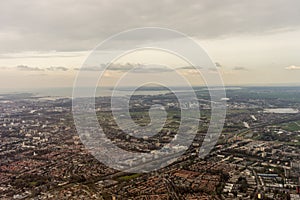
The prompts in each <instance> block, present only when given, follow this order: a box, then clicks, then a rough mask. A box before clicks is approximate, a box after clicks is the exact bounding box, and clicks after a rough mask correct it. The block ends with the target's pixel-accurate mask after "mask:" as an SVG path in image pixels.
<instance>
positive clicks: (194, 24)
mask: <svg viewBox="0 0 300 200" xmlns="http://www.w3.org/2000/svg"><path fill="white" fill-rule="evenodd" d="M299 7H300V1H298V0H264V1H261V0H251V1H241V0H224V1H222V2H220V1H212V0H203V1H198V0H192V1H189V2H188V3H186V2H185V1H175V0H162V1H151V3H150V2H149V1H146V0H132V1H123V0H112V1H106V0H104V1H97V0H87V1H76V0H60V1H59V0H53V1H51V2H48V3H44V2H43V1H35V0H27V1H17V0H11V1H1V2H0V30H1V31H0V35H1V38H2V39H0V43H1V47H0V52H9V51H29V50H33V51H35V50H39V51H43V50H45V51H48V50H57V51H77V50H88V49H92V48H93V47H95V46H96V45H97V44H98V43H99V42H101V41H102V40H103V39H105V38H107V37H109V36H111V35H112V34H115V33H118V32H120V31H123V30H127V29H130V28H136V27H145V26H158V27H166V28H171V29H175V30H178V31H182V32H184V33H186V34H188V35H191V36H194V37H197V38H199V39H203V38H217V37H232V36H234V35H239V34H257V33H259V34H273V33H274V32H277V31H279V30H280V31H282V30H283V31H284V30H293V29H297V28H299V26H300V12H299Z"/></svg>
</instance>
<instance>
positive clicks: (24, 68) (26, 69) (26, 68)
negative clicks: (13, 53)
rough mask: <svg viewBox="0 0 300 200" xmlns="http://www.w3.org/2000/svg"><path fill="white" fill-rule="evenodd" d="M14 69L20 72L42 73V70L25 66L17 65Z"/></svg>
mask: <svg viewBox="0 0 300 200" xmlns="http://www.w3.org/2000/svg"><path fill="white" fill-rule="evenodd" d="M16 69H17V70H21V71H44V69H41V68H39V67H29V66H27V65H18V66H17V67H16Z"/></svg>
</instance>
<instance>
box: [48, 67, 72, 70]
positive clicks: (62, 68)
mask: <svg viewBox="0 0 300 200" xmlns="http://www.w3.org/2000/svg"><path fill="white" fill-rule="evenodd" d="M46 69H47V70H48V71H68V70H69V69H68V68H66V67H61V66H59V67H53V66H51V67H48V68H46Z"/></svg>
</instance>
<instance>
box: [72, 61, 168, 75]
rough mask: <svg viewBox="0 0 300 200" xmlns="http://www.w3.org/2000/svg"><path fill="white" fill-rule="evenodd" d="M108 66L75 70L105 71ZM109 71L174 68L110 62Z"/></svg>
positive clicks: (160, 70)
mask: <svg viewBox="0 0 300 200" xmlns="http://www.w3.org/2000/svg"><path fill="white" fill-rule="evenodd" d="M105 68H106V64H101V65H99V66H87V67H83V68H74V70H81V71H92V72H93V71H103V70H105ZM106 70H108V71H120V72H127V71H130V70H131V72H133V73H157V72H160V73H161V72H170V71H173V70H172V69H170V68H168V67H165V66H160V65H145V64H139V63H126V64H120V63H114V64H110V65H109V66H108V68H107V69H106Z"/></svg>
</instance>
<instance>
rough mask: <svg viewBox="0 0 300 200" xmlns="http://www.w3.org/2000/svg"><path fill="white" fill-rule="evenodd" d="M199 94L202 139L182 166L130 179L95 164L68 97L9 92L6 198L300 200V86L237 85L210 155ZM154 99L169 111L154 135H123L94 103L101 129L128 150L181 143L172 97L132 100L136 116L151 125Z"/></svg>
mask: <svg viewBox="0 0 300 200" xmlns="http://www.w3.org/2000/svg"><path fill="white" fill-rule="evenodd" d="M152 89H153V88H152ZM195 90H196V91H197V97H198V99H193V101H198V102H199V104H200V107H201V111H200V112H201V117H200V118H199V128H198V132H197V135H196V137H195V140H194V141H193V143H192V145H191V146H190V147H189V149H188V150H187V151H186V153H185V154H184V155H182V156H181V157H180V158H179V159H177V160H176V161H175V162H174V163H172V164H170V165H168V166H167V167H165V168H162V169H159V170H157V171H153V172H151V173H127V172H122V171H118V170H114V169H111V168H109V167H107V166H105V165H104V164H102V163H101V162H99V161H98V160H96V159H95V158H94V157H93V156H92V155H91V154H90V153H89V152H88V151H87V150H86V148H85V147H84V145H83V144H82V143H81V141H80V138H79V136H78V135H77V133H76V130H75V126H74V122H73V119H72V113H71V104H72V102H71V99H70V98H51V97H48V96H35V95H33V94H29V93H20V94H3V95H1V101H0V103H1V104H0V105H1V122H0V123H1V149H0V150H1V158H2V161H1V166H0V175H1V176H0V177H1V179H0V180H1V183H0V189H1V198H3V199H12V198H13V199H28V198H33V199H299V198H300V196H299V193H300V186H299V184H300V183H299V181H300V162H299V161H300V158H299V157H300V148H299V145H300V112H299V108H300V101H299V99H300V96H299V94H300V93H299V92H300V88H299V87H240V88H238V87H236V88H229V89H228V90H227V97H228V99H227V107H228V109H227V117H226V122H225V124H224V128H223V131H222V134H221V136H220V138H219V140H218V143H217V145H216V146H215V147H214V149H213V150H212V151H211V152H210V154H209V155H207V156H206V157H205V158H199V156H198V151H199V147H200V146H201V144H202V142H203V138H204V136H205V134H206V132H207V126H208V124H209V120H210V103H209V95H208V91H207V90H205V88H197V89H195ZM291 96H293V97H292V98H291ZM205 100H206V101H205ZM153 102H155V103H157V102H159V103H160V104H161V105H163V106H164V107H165V108H166V111H167V112H168V120H167V122H166V124H165V127H164V128H163V129H162V130H161V132H160V133H159V134H156V135H155V136H153V137H149V138H143V139H137V138H135V137H132V136H130V137H128V136H126V135H124V134H123V133H122V131H121V130H119V129H118V126H117V125H116V124H115V123H114V120H113V118H112V115H111V110H110V106H109V104H110V98H109V97H97V98H96V108H98V109H97V116H98V117H99V123H100V124H102V127H103V129H104V131H105V133H106V134H107V137H108V138H111V139H112V140H113V142H114V143H116V144H118V145H119V146H120V147H122V148H124V149H126V150H136V151H145V152H147V151H150V150H153V149H157V148H161V147H162V146H163V145H165V144H167V143H169V142H170V140H172V139H174V137H175V134H176V128H177V127H178V121H179V120H180V112H179V107H178V106H179V105H178V102H177V101H176V98H175V97H174V95H172V93H166V94H158V95H137V96H133V97H132V98H131V102H130V105H131V107H130V109H131V110H132V118H133V119H134V120H136V122H137V123H140V124H143V123H147V120H149V116H147V114H146V112H145V110H147V109H146V108H147V107H148V108H149V106H151V105H152V104H153ZM192 107H193V104H192V103H189V104H186V105H185V107H184V109H191V108H192ZM121 111H122V110H121V109H120V110H119V112H121ZM169 148H170V150H171V149H172V146H170V147H169Z"/></svg>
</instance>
